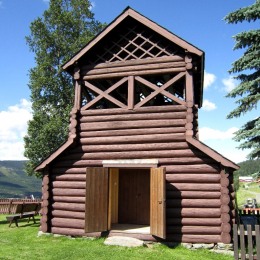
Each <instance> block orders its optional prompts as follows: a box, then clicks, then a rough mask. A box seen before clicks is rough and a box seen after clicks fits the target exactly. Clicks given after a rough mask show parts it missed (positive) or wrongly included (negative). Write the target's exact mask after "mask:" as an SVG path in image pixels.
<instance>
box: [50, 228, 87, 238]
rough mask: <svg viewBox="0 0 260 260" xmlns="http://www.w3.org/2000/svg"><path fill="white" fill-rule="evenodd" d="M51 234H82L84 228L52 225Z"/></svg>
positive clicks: (83, 233)
mask: <svg viewBox="0 0 260 260" xmlns="http://www.w3.org/2000/svg"><path fill="white" fill-rule="evenodd" d="M51 233H52V234H59V235H66V236H84V235H85V231H84V229H78V228H61V227H52V228H51Z"/></svg>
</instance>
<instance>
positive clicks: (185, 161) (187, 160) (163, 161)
mask: <svg viewBox="0 0 260 260" xmlns="http://www.w3.org/2000/svg"><path fill="white" fill-rule="evenodd" d="M212 162H213V160H212V159H211V158H203V157H202V158H199V157H191V158H190V157H188V158H187V157H184V158H162V159H160V160H159V164H160V165H161V166H167V165H171V164H174V165H176V164H177V165H178V164H181V165H183V164H185V165H189V164H192V165H194V164H204V163H212Z"/></svg>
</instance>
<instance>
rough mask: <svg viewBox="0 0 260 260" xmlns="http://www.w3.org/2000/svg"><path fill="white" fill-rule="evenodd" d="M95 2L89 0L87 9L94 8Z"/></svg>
mask: <svg viewBox="0 0 260 260" xmlns="http://www.w3.org/2000/svg"><path fill="white" fill-rule="evenodd" d="M95 6H96V3H95V2H94V1H90V6H89V11H92V10H93V8H95Z"/></svg>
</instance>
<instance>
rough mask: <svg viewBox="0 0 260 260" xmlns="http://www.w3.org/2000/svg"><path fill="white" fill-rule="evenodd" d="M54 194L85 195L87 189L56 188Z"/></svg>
mask: <svg viewBox="0 0 260 260" xmlns="http://www.w3.org/2000/svg"><path fill="white" fill-rule="evenodd" d="M52 194H53V195H54V196H55V195H56V196H76V197H77V196H78V197H81V196H85V195H86V191H85V190H84V189H58V188H54V189H53V190H52Z"/></svg>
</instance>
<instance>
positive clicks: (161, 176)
mask: <svg viewBox="0 0 260 260" xmlns="http://www.w3.org/2000/svg"><path fill="white" fill-rule="evenodd" d="M150 181H151V182H150V183H151V184H150V194H151V195H150V197H151V198H150V202H151V210H150V214H151V215H150V232H151V234H152V235H154V236H157V237H160V238H166V214H165V204H166V201H165V199H166V198H165V194H166V191H165V168H151V177H150Z"/></svg>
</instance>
